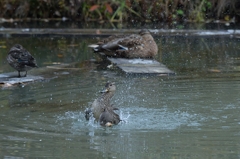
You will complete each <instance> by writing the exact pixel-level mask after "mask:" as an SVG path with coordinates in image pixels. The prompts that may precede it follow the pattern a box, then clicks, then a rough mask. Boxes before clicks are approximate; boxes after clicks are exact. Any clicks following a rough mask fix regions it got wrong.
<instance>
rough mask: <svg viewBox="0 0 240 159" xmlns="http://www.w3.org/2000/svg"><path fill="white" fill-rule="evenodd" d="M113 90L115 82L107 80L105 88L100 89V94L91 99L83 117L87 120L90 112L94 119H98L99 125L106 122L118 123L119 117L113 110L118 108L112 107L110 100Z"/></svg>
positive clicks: (114, 89)
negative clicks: (89, 106) (90, 103)
mask: <svg viewBox="0 0 240 159" xmlns="http://www.w3.org/2000/svg"><path fill="white" fill-rule="evenodd" d="M115 91H116V85H115V82H107V83H106V85H105V89H104V90H103V91H101V95H100V96H99V97H98V98H97V99H95V100H94V101H93V103H92V105H91V108H90V109H87V110H86V111H85V118H86V119H87V120H89V118H90V116H91V114H92V115H93V117H94V118H95V121H97V122H98V121H99V122H100V124H101V125H106V123H107V122H109V123H112V124H118V123H119V121H120V118H119V116H118V114H116V113H115V112H114V110H118V108H115V107H113V105H111V101H110V100H111V99H112V97H113V95H114V93H115ZM118 120H119V121H118Z"/></svg>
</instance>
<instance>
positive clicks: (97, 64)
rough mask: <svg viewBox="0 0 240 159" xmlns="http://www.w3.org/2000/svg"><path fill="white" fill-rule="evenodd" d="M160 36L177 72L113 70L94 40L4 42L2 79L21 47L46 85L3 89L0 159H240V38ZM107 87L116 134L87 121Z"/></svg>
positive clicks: (163, 53)
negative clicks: (13, 51) (112, 90)
mask: <svg viewBox="0 0 240 159" xmlns="http://www.w3.org/2000/svg"><path fill="white" fill-rule="evenodd" d="M154 38H155V39H156V42H157V43H158V46H159V56H158V57H157V60H158V61H160V62H162V63H163V64H165V65H167V66H168V68H170V69H171V70H173V71H175V72H176V76H169V77H166V76H164V77H163V76H147V75H126V74H124V73H122V72H121V71H120V70H118V69H117V68H113V69H108V68H107V67H106V66H107V65H108V64H106V63H105V62H102V61H101V60H100V59H99V57H97V56H96V55H94V54H93V53H92V51H91V50H90V49H88V48H87V45H88V44H89V43H93V42H96V40H97V39H95V38H93V37H84V38H83V37H82V38H81V37H74V36H65V37H64V36H63V37H61V36H40V37H38V36H31V37H29V36H28V37H21V36H19V37H14V38H13V37H5V38H1V39H0V45H1V48H0V66H1V67H0V71H1V72H2V73H3V72H11V71H13V69H12V68H11V67H10V66H9V65H8V64H7V63H6V60H5V58H6V54H7V52H8V50H9V49H10V47H11V46H12V45H13V44H15V43H20V44H22V45H23V46H24V47H25V48H26V49H28V50H29V51H30V52H31V53H32V55H34V56H35V58H36V59H37V63H38V65H39V66H40V68H39V69H34V70H31V71H30V72H29V74H32V75H40V76H43V77H45V78H46V80H43V81H38V82H34V83H30V84H27V85H20V86H14V87H7V88H6V87H5V88H2V89H1V90H0V158H43V157H45V158H129V159H139V158H149V159H155V158H167V159H169V158H184V159H185V158H191V159H192V158H216V159H221V158H222V159H223V158H224V159H225V158H240V117H239V112H240V108H239V104H240V99H239V96H240V93H239V90H240V74H239V70H240V67H239V64H240V61H239V59H240V54H239V52H240V41H239V39H237V38H229V37H221V36H218V37H209V36H208V37H192V36H191V37H188V36H178V37H173V36H171V37H166V36H164V37H161V36H155V37H154ZM59 63H61V64H69V65H68V66H67V67H64V68H61V69H56V68H59V67H58V65H56V64H59ZM16 74H17V72H16ZM106 81H115V82H116V85H117V91H116V94H115V96H114V99H113V101H112V103H113V104H114V105H115V106H116V107H118V108H119V109H120V111H118V113H119V114H120V116H121V118H122V119H123V120H124V122H121V123H120V124H119V125H117V126H114V127H112V128H103V127H101V126H99V125H98V124H96V123H94V122H93V121H86V120H85V118H84V110H85V108H86V107H88V106H89V105H90V104H91V102H92V101H93V100H94V99H95V98H96V97H97V96H98V95H99V91H100V90H102V88H103V86H104V85H105V83H106Z"/></svg>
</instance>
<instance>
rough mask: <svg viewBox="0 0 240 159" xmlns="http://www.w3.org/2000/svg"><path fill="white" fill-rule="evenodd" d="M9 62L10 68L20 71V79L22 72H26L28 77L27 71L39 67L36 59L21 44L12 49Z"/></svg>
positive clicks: (8, 56) (8, 58) (9, 53)
mask: <svg viewBox="0 0 240 159" xmlns="http://www.w3.org/2000/svg"><path fill="white" fill-rule="evenodd" d="M7 61H8V63H9V65H10V66H12V67H13V68H14V69H16V70H17V71H18V77H21V75H20V72H22V71H26V74H25V75H24V76H27V71H29V70H31V69H32V68H34V67H38V66H37V63H36V60H35V58H34V57H33V56H32V55H31V54H30V53H29V52H28V51H27V50H26V49H24V48H23V47H22V45H20V44H16V45H14V46H13V47H12V48H11V49H10V51H9V52H8V55H7Z"/></svg>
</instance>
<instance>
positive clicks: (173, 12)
mask: <svg viewBox="0 0 240 159" xmlns="http://www.w3.org/2000/svg"><path fill="white" fill-rule="evenodd" d="M0 17H2V18H6V19H10V18H14V19H19V18H20V19H27V18H31V19H60V18H63V17H65V18H67V19H70V20H79V21H99V22H105V21H109V22H123V21H145V22H159V21H168V22H173V21H193V22H204V21H212V20H225V21H229V20H231V19H233V18H237V19H240V18H239V17H240V1H238V0H191V1H190V0H111V1H110V0H1V1H0Z"/></svg>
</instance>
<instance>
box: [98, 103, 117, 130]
mask: <svg viewBox="0 0 240 159" xmlns="http://www.w3.org/2000/svg"><path fill="white" fill-rule="evenodd" d="M114 110H118V109H117V108H114V107H112V106H111V107H105V109H104V111H103V112H102V113H101V114H100V117H99V122H100V125H102V126H112V125H117V124H118V123H119V122H120V121H121V120H120V117H119V115H118V114H116V113H115V112H114Z"/></svg>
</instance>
